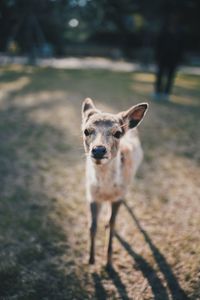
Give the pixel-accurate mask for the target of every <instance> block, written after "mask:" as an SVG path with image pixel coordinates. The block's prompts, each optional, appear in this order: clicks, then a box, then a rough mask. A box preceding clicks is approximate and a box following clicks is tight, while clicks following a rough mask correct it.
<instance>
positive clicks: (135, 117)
mask: <svg viewBox="0 0 200 300" xmlns="http://www.w3.org/2000/svg"><path fill="white" fill-rule="evenodd" d="M147 109H148V104H147V103H139V104H137V105H135V106H132V107H131V108H130V109H128V110H127V111H124V112H122V113H120V114H121V117H122V120H123V123H124V125H125V128H127V129H130V128H134V127H136V126H138V125H139V123H140V122H141V121H142V119H143V118H144V116H145V113H146V111H147Z"/></svg>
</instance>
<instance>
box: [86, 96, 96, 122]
mask: <svg viewBox="0 0 200 300" xmlns="http://www.w3.org/2000/svg"><path fill="white" fill-rule="evenodd" d="M97 112H98V110H97V109H96V107H95V105H94V103H93V101H92V99H90V98H86V99H85V100H84V101H83V104H82V119H83V120H85V121H87V120H88V119H89V117H91V116H92V115H93V114H95V113H97Z"/></svg>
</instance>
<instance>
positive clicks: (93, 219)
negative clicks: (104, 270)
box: [89, 202, 100, 264]
mask: <svg viewBox="0 0 200 300" xmlns="http://www.w3.org/2000/svg"><path fill="white" fill-rule="evenodd" d="M99 209H100V204H99V203H96V202H92V203H90V257H89V264H94V262H95V237H96V232H97V218H98V213H99Z"/></svg>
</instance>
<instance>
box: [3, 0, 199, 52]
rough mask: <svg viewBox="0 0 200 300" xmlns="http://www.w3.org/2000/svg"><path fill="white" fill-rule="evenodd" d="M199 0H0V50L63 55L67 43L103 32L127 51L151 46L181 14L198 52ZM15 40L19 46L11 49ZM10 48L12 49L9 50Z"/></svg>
mask: <svg viewBox="0 0 200 300" xmlns="http://www.w3.org/2000/svg"><path fill="white" fill-rule="evenodd" d="M199 11H200V1H199V0H177V1H172V0H155V1H153V2H152V1H148V0H1V1H0V50H1V51H2V50H6V49H7V48H9V47H10V48H12V49H15V50H13V51H21V52H27V53H31V55H32V56H34V55H36V54H39V55H50V54H51V53H52V48H53V50H54V52H55V54H63V53H64V49H65V45H66V44H67V43H71V42H76V43H80V42H84V41H87V40H88V39H90V38H91V37H93V38H94V37H95V36H96V37H97V38H96V41H97V39H98V37H99V36H100V35H102V34H104V35H106V34H107V36H109V37H108V38H107V42H108V41H114V40H113V38H112V36H116V37H117V40H115V42H117V43H118V45H119V46H124V45H125V46H126V47H127V48H129V47H130V46H131V47H135V46H137V45H140V46H141V45H142V44H145V45H150V46H151V43H152V41H153V39H154V36H155V35H156V33H157V32H158V31H159V29H160V26H161V25H162V22H164V20H165V19H166V18H167V17H168V16H169V15H170V14H171V13H178V14H179V15H180V16H181V18H182V21H183V23H184V25H185V27H186V29H187V35H188V39H187V42H188V43H187V47H188V48H192V49H199V48H200V44H199V43H200V39H199V26H200V18H199ZM13 41H14V42H15V43H16V47H13ZM11 45H12V47H11Z"/></svg>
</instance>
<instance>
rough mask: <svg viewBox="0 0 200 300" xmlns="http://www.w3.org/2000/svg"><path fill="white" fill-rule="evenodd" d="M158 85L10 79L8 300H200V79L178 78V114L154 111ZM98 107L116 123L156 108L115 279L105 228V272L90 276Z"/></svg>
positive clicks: (121, 223)
mask: <svg viewBox="0 0 200 300" xmlns="http://www.w3.org/2000/svg"><path fill="white" fill-rule="evenodd" d="M153 83H154V75H153V74H151V73H138V72H136V73H122V72H109V71H102V70H99V71H98V70H55V69H51V68H38V67H37V68H35V67H25V66H7V67H1V68H0V141H1V142H0V299H10V300H12V299H20V300H21V299H25V300H26V299H28V300H30V299H34V300H35V299H56V300H59V299H62V300H64V299H84V300H85V299H133V298H134V299H135V298H137V299H162V300H165V299H168V298H167V297H168V296H169V295H171V297H172V299H174V300H175V299H182V298H180V297H185V296H186V295H187V296H188V297H189V298H191V299H198V297H200V294H199V284H200V278H199V265H200V259H199V252H200V238H199V230H200V219H199V215H200V206H199V199H200V191H199V178H200V171H199V162H200V154H199V153H200V152H199V149H200V139H199V128H200V119H199V113H200V100H199V99H200V97H199V96H200V90H199V86H200V77H198V76H186V75H178V76H177V78H176V82H175V86H174V90H173V95H172V97H171V101H170V102H169V103H165V102H164V101H161V102H153V101H151V100H150V94H151V93H152V92H153ZM88 96H89V97H91V98H94V99H95V100H96V103H97V104H98V105H99V106H100V107H101V108H103V109H106V110H110V111H120V110H122V109H126V108H128V107H129V106H131V105H134V104H136V103H138V102H139V101H148V102H149V103H150V109H149V112H148V114H147V116H146V119H145V120H144V122H143V124H142V125H141V126H140V135H141V139H142V143H143V148H144V152H145V160H144V162H143V165H142V167H141V169H140V171H139V173H138V176H137V178H136V180H135V183H134V185H133V187H131V191H130V194H129V196H128V199H127V203H128V204H129V207H130V209H129V210H127V208H126V207H122V209H121V211H120V216H119V219H118V224H117V232H118V235H119V238H118V239H116V240H115V245H114V249H115V253H114V265H115V270H114V271H113V273H107V272H106V271H105V270H104V268H103V265H104V259H105V255H104V238H105V232H104V229H103V224H104V222H105V217H104V216H102V220H101V221H100V233H99V234H98V242H97V265H96V266H95V267H93V268H89V267H88V266H87V264H86V261H87V239H88V232H87V205H86V202H85V191H84V176H85V173H84V154H83V147H82V141H81V134H80V126H81V119H80V108H81V102H82V99H83V98H85V97H88ZM101 297H103V298H101ZM163 297H164V298H163Z"/></svg>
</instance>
